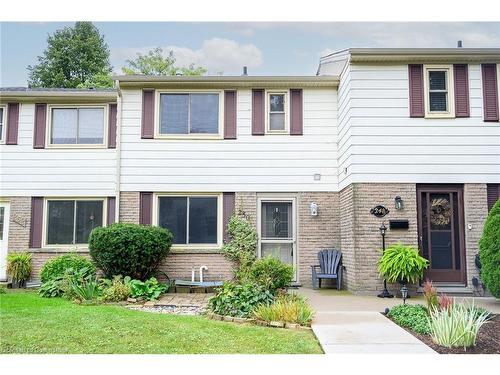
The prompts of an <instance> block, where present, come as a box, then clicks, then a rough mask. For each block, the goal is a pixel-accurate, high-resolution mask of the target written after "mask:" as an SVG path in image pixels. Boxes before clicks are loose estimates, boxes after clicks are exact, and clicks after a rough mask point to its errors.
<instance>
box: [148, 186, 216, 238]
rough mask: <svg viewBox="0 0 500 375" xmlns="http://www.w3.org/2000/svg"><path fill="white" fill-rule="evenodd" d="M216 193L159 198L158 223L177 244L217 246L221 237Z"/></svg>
mask: <svg viewBox="0 0 500 375" xmlns="http://www.w3.org/2000/svg"><path fill="white" fill-rule="evenodd" d="M219 201H220V198H219V196H218V195H203V196H199V195H187V196H182V195H172V196H159V197H158V210H157V214H158V225H159V226H160V227H162V228H166V229H168V230H170V231H171V232H172V234H173V235H174V239H173V244H176V245H217V244H218V243H219V240H220V223H219V219H220V214H219V207H220V203H219Z"/></svg>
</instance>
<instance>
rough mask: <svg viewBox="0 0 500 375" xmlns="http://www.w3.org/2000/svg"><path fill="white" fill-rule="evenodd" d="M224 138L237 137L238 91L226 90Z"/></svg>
mask: <svg viewBox="0 0 500 375" xmlns="http://www.w3.org/2000/svg"><path fill="white" fill-rule="evenodd" d="M224 139H236V91H229V90H227V91H224Z"/></svg>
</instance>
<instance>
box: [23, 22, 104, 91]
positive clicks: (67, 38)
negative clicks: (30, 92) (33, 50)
mask: <svg viewBox="0 0 500 375" xmlns="http://www.w3.org/2000/svg"><path fill="white" fill-rule="evenodd" d="M28 71H29V85H30V86H31V87H63V88H76V87H89V85H90V83H93V84H95V85H96V86H95V87H112V85H113V82H112V80H111V77H110V74H111V66H110V64H109V48H108V45H107V44H106V42H105V41H104V36H102V35H101V34H100V33H99V30H98V29H97V27H95V26H94V25H93V24H92V23H91V22H76V23H75V26H74V27H65V28H63V29H60V30H57V31H56V32H55V33H54V34H53V35H49V36H48V38H47V48H46V49H45V51H44V52H43V55H42V56H38V64H37V65H35V66H31V65H30V66H28Z"/></svg>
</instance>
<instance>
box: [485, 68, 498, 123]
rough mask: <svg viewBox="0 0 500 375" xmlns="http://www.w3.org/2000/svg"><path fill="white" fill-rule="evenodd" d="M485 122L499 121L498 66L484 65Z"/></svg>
mask: <svg viewBox="0 0 500 375" xmlns="http://www.w3.org/2000/svg"><path fill="white" fill-rule="evenodd" d="M481 68H482V71H483V107H484V109H483V111H484V121H498V84H497V65H496V64H482V65H481Z"/></svg>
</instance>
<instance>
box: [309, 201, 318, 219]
mask: <svg viewBox="0 0 500 375" xmlns="http://www.w3.org/2000/svg"><path fill="white" fill-rule="evenodd" d="M309 212H310V213H311V216H318V204H317V203H315V202H311V204H310V205H309Z"/></svg>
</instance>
